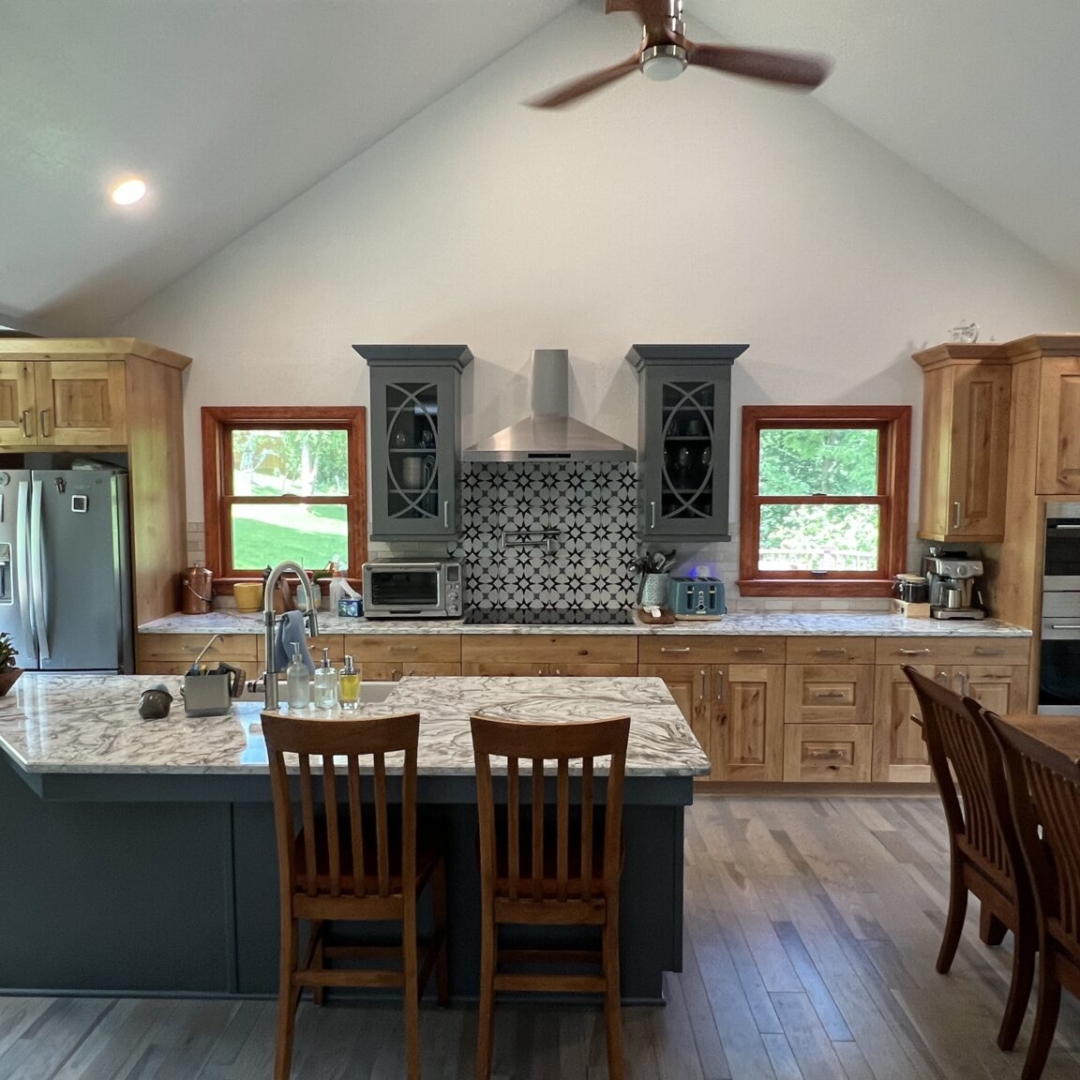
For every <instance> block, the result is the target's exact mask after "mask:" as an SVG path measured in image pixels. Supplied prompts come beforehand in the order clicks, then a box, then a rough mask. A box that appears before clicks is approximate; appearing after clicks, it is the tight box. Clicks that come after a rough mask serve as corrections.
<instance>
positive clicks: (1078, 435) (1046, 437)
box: [1036, 356, 1080, 495]
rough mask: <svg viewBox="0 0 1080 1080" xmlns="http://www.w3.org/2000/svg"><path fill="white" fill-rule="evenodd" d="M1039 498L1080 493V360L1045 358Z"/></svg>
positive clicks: (1043, 367)
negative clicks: (1041, 496)
mask: <svg viewBox="0 0 1080 1080" xmlns="http://www.w3.org/2000/svg"><path fill="white" fill-rule="evenodd" d="M1036 485H1037V486H1036V491H1037V492H1038V494H1040V495H1075V494H1077V493H1078V492H1080V356H1044V357H1043V360H1042V374H1041V376H1040V387H1039V457H1038V466H1037V471H1036Z"/></svg>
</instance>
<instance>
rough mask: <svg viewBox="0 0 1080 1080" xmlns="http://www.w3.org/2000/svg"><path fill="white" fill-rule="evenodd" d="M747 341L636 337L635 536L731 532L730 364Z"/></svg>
mask: <svg viewBox="0 0 1080 1080" xmlns="http://www.w3.org/2000/svg"><path fill="white" fill-rule="evenodd" d="M747 348H748V346H746V345H634V346H633V347H632V348H631V349H630V351H629V352H628V353H627V354H626V359H627V360H629V361H630V363H631V364H633V366H634V369H635V370H636V371H637V372H638V377H639V380H640V394H639V402H640V404H639V409H638V514H639V537H640V539H641V541H642V542H643V543H644V542H648V541H651V540H662V541H665V542H666V541H669V540H670V541H679V540H686V539H687V537H694V538H696V539H701V540H730V539H731V534H730V533H729V532H728V459H729V455H730V449H731V365H732V363H733V362H734V360H735V358H736V357H737V356H739V355H741V354H742V353H743V352H745V350H746V349H747Z"/></svg>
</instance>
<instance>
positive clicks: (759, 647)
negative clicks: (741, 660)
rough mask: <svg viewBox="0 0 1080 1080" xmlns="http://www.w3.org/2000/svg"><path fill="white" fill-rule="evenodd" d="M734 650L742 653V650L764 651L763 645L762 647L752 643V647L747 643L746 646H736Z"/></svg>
mask: <svg viewBox="0 0 1080 1080" xmlns="http://www.w3.org/2000/svg"><path fill="white" fill-rule="evenodd" d="M735 651H736V652H737V653H744V652H764V651H765V649H764V647H763V646H761V645H754V646H753V647H751V646H749V645H747V646H746V647H745V648H737V649H736V650H735Z"/></svg>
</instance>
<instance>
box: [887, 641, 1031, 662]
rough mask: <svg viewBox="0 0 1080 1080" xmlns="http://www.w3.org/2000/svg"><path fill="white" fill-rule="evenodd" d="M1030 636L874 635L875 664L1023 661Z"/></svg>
mask: <svg viewBox="0 0 1080 1080" xmlns="http://www.w3.org/2000/svg"><path fill="white" fill-rule="evenodd" d="M1030 651H1031V639H1030V638H1021V637H1008V638H1006V637H985V638H977V637H895V638H878V639H877V649H876V653H875V656H876V662H877V663H879V664H970V663H982V664H1026V663H1027V662H1028V654H1029V653H1030Z"/></svg>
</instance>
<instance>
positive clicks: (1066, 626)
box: [1050, 622, 1080, 630]
mask: <svg viewBox="0 0 1080 1080" xmlns="http://www.w3.org/2000/svg"><path fill="white" fill-rule="evenodd" d="M1050 629H1051V630H1080V623H1075V622H1055V623H1051V624H1050Z"/></svg>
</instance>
